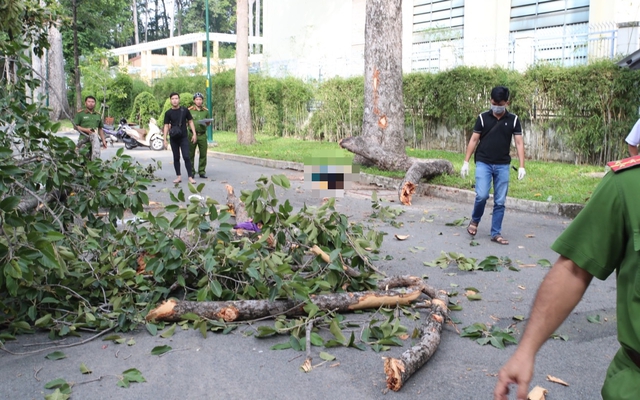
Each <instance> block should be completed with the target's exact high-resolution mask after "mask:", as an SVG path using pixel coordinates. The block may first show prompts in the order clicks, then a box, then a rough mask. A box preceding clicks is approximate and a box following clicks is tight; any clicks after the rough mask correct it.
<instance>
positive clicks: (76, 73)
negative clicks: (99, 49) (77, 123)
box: [71, 0, 82, 110]
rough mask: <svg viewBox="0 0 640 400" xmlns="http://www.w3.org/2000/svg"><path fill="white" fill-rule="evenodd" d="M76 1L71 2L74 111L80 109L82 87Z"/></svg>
mask: <svg viewBox="0 0 640 400" xmlns="http://www.w3.org/2000/svg"><path fill="white" fill-rule="evenodd" d="M76 1H77V0H73V1H72V2H71V7H72V9H71V12H72V15H73V86H74V87H75V89H76V107H75V108H76V110H79V109H80V108H82V86H80V55H79V51H78V6H77V2H76Z"/></svg>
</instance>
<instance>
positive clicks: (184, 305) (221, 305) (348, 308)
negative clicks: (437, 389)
mask: <svg viewBox="0 0 640 400" xmlns="http://www.w3.org/2000/svg"><path fill="white" fill-rule="evenodd" d="M378 287H379V289H380V290H379V291H367V292H349V293H331V294H322V295H317V296H311V301H312V302H313V303H314V304H315V305H317V306H318V308H320V310H325V311H329V310H333V311H335V312H338V313H344V312H352V311H355V310H365V309H376V308H378V307H382V306H396V305H408V304H411V303H412V302H414V301H416V300H418V298H420V296H421V295H422V294H423V293H424V294H427V295H428V294H429V293H432V294H433V293H435V292H436V291H435V289H433V288H431V287H430V286H428V285H427V284H426V283H424V281H423V280H422V279H420V278H417V277H409V276H401V277H391V278H387V279H385V280H383V281H380V283H379V285H378ZM398 288H401V289H398ZM303 307H304V302H301V301H298V300H292V299H285V300H275V301H269V300H238V301H207V302H196V301H179V300H173V299H170V300H167V301H165V302H164V303H162V304H161V305H159V306H158V307H156V308H154V309H153V310H151V311H150V312H149V314H147V317H146V319H147V321H153V320H155V321H179V320H181V316H182V315H185V314H187V313H194V314H196V315H199V316H201V317H205V318H208V319H216V320H217V319H220V318H222V319H223V320H224V321H226V322H233V321H246V320H253V319H257V318H264V317H268V316H276V315H287V316H297V315H305V314H306V312H305V311H304V309H303Z"/></svg>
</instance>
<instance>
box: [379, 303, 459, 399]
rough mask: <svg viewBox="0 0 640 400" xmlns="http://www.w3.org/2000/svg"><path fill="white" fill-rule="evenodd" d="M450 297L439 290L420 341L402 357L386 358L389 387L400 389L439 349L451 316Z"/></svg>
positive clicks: (423, 327) (422, 330)
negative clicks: (445, 323) (449, 308)
mask: <svg viewBox="0 0 640 400" xmlns="http://www.w3.org/2000/svg"><path fill="white" fill-rule="evenodd" d="M448 302H449V297H448V296H447V293H446V292H445V291H444V290H439V291H438V293H437V294H436V297H435V298H433V300H432V301H431V310H432V312H431V314H429V315H428V316H427V317H426V319H425V321H424V324H423V325H422V327H421V339H420V342H419V343H417V344H416V345H414V346H412V347H411V348H410V349H409V350H407V351H405V352H404V353H402V355H401V356H400V358H386V357H385V358H384V373H385V374H386V375H387V387H388V388H389V389H391V390H394V391H398V390H400V389H401V388H402V385H404V383H405V382H406V381H407V380H408V379H409V378H410V377H411V375H413V374H414V373H415V372H416V371H417V370H419V369H420V367H422V366H423V365H424V364H425V363H426V362H427V361H429V359H430V358H431V356H433V354H434V353H435V352H436V350H437V349H438V345H439V344H440V337H441V333H442V325H443V324H444V322H445V321H446V320H447V318H448V316H449V310H448V308H447V303H448Z"/></svg>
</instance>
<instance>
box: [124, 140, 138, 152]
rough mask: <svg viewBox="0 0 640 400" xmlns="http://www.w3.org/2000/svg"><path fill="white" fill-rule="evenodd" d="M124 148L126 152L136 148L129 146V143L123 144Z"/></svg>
mask: <svg viewBox="0 0 640 400" xmlns="http://www.w3.org/2000/svg"><path fill="white" fill-rule="evenodd" d="M124 147H125V148H126V149H127V150H131V149H133V148H134V147H136V146H134V145H132V144H129V143H127V142H125V143H124Z"/></svg>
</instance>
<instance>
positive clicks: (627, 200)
mask: <svg viewBox="0 0 640 400" xmlns="http://www.w3.org/2000/svg"><path fill="white" fill-rule="evenodd" d="M638 182H640V167H635V168H630V169H626V170H622V171H619V172H616V173H614V172H613V171H611V172H608V173H607V174H606V175H605V177H604V178H603V179H602V182H601V183H600V185H598V187H597V188H596V190H595V191H594V192H593V195H592V196H591V199H590V200H589V202H588V203H587V205H586V206H585V208H584V209H583V210H582V211H581V212H580V213H579V214H578V216H577V217H576V218H575V220H574V221H573V222H572V223H571V225H569V227H568V228H567V229H566V230H565V231H564V232H563V233H562V234H561V235H560V237H558V239H557V240H556V241H555V242H554V243H553V245H552V246H551V248H552V249H553V250H554V251H556V252H558V253H559V254H562V255H563V256H565V257H567V258H569V259H570V260H572V261H573V262H575V263H576V264H577V265H578V266H579V267H580V268H582V269H584V270H585V271H587V272H589V273H590V274H592V275H594V276H595V277H597V278H598V279H602V280H604V279H606V278H607V277H608V276H609V275H611V273H612V272H613V271H616V273H617V283H616V285H617V300H616V303H617V304H616V310H617V311H616V312H617V318H618V341H619V342H620V343H621V344H622V346H623V347H627V348H630V349H633V350H635V351H640V317H639V316H640V207H639V206H638V199H639V198H640V184H638Z"/></svg>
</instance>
